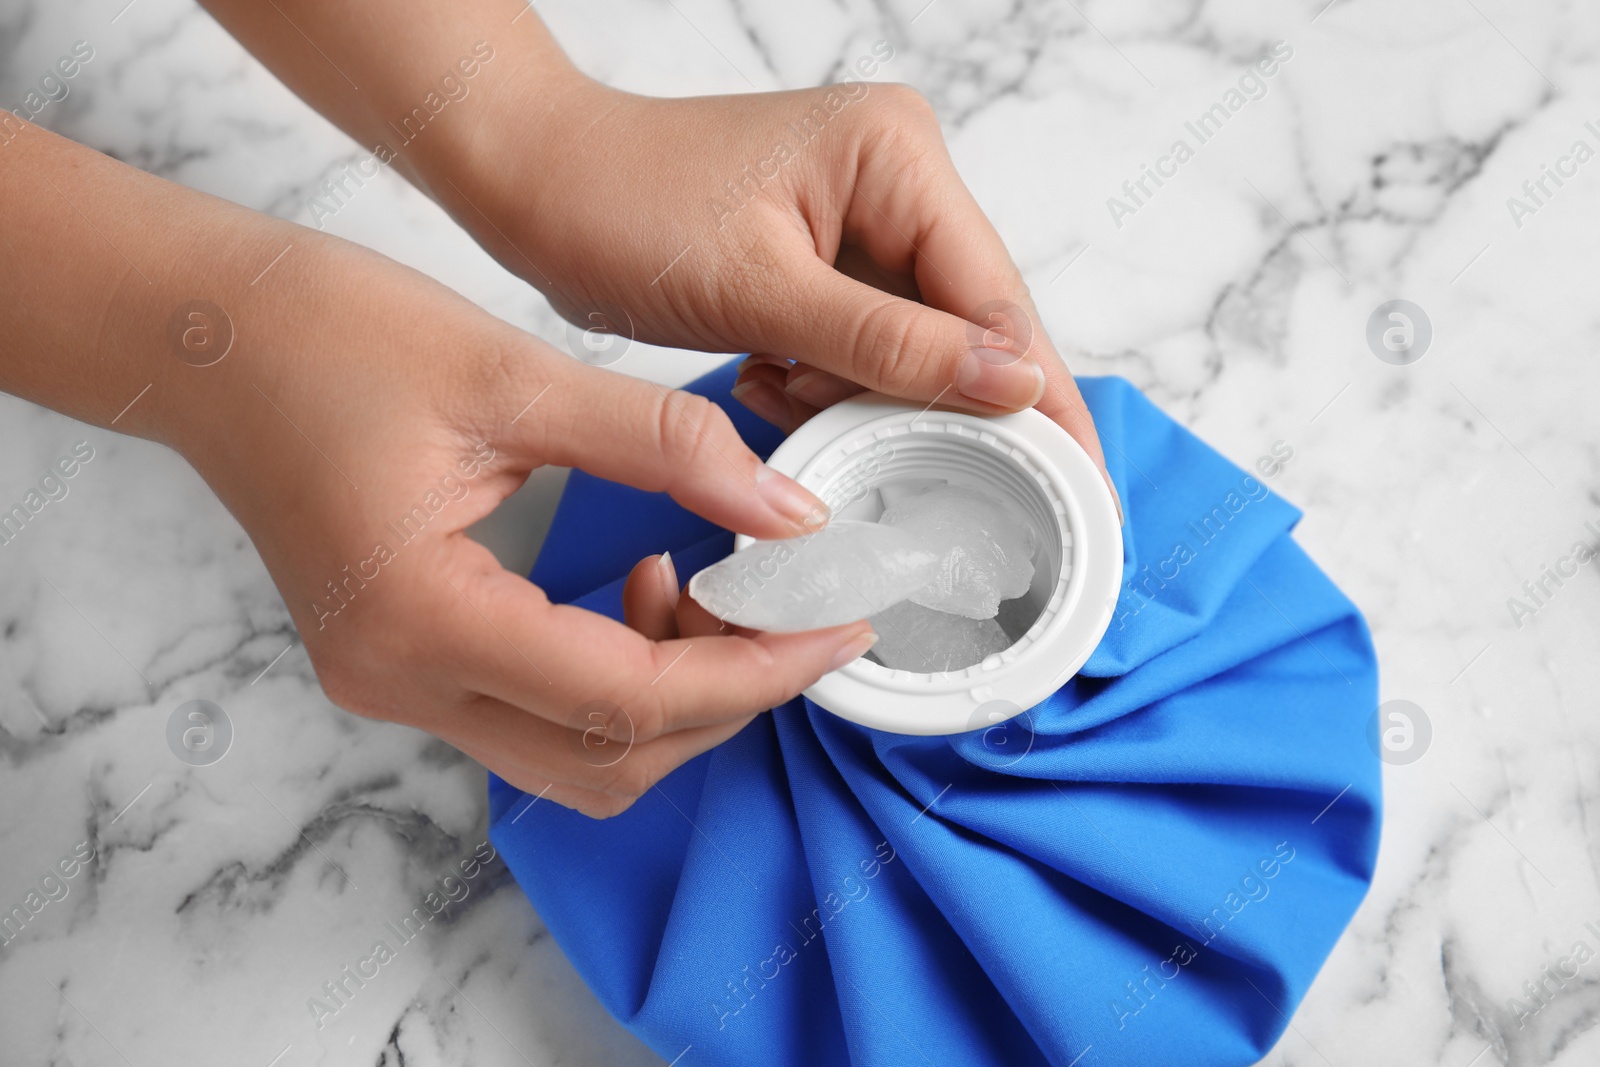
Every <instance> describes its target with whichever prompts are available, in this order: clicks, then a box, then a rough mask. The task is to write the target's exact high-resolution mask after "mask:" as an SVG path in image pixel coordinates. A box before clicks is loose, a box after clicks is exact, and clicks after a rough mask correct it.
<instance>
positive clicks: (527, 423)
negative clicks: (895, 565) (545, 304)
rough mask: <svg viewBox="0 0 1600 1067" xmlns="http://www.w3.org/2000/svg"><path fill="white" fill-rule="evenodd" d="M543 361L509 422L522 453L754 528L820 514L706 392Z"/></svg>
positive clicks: (791, 527)
mask: <svg viewBox="0 0 1600 1067" xmlns="http://www.w3.org/2000/svg"><path fill="white" fill-rule="evenodd" d="M551 369H552V370H553V371H554V373H553V375H552V377H551V380H550V381H549V388H548V395H547V396H545V397H544V398H543V399H542V400H541V402H540V404H539V406H538V408H536V409H535V411H537V412H538V417H537V418H526V419H519V420H518V422H517V426H516V427H515V429H516V434H515V437H514V440H513V449H514V450H516V451H520V452H522V453H523V456H522V457H521V458H523V459H524V460H526V461H528V462H530V463H532V464H544V463H550V464H556V465H558V466H563V467H577V468H578V469H579V470H583V471H587V472H588V473H590V474H593V475H595V476H597V477H600V478H605V479H608V480H610V481H614V482H622V483H623V484H625V485H631V486H633V487H634V488H636V489H643V490H645V491H647V492H653V493H655V492H664V493H667V494H669V495H670V496H671V497H672V499H674V500H676V501H677V502H678V503H680V504H682V505H683V506H684V507H686V508H688V509H689V510H690V511H693V512H694V513H695V514H697V515H700V516H702V517H704V518H706V519H709V520H711V521H712V522H714V523H716V524H717V525H719V526H723V527H726V528H727V529H730V530H735V531H737V532H739V533H746V534H750V535H752V536H754V537H763V538H784V537H795V536H797V535H799V534H801V533H805V532H806V531H808V530H812V529H815V528H816V527H818V526H821V525H823V524H824V523H826V522H827V521H828V508H827V507H826V506H825V505H824V504H823V503H822V501H820V500H818V499H817V498H816V497H815V496H814V495H812V494H811V493H810V492H809V491H808V490H806V489H804V488H803V487H801V485H800V483H798V482H796V481H794V480H793V479H792V478H789V477H788V476H787V475H784V474H780V473H779V472H777V471H776V470H773V469H772V468H771V467H769V466H767V465H766V464H765V463H763V462H762V461H761V458H760V457H759V456H757V455H756V454H755V453H754V452H752V451H750V449H749V447H748V446H746V445H745V443H744V441H743V440H742V439H741V438H740V437H739V433H738V431H737V430H735V429H734V428H733V423H732V422H731V421H730V420H729V418H728V416H727V414H726V413H725V412H723V410H722V409H721V408H720V407H718V406H717V405H716V404H713V403H712V402H711V401H709V400H707V399H706V398H705V397H703V396H699V395H697V394H695V393H687V392H684V391H683V390H681V389H669V388H667V387H666V386H664V385H657V384H656V383H654V382H648V381H644V380H642V379H639V378H633V377H629V376H627V375H624V374H621V373H617V372H615V371H608V370H602V369H599V368H596V367H590V366H586V365H585V364H582V363H579V362H577V361H575V360H561V361H556V362H555V366H554V367H553V368H551ZM530 414H531V413H530Z"/></svg>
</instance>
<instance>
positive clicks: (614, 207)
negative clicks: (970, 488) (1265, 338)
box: [434, 69, 1104, 468]
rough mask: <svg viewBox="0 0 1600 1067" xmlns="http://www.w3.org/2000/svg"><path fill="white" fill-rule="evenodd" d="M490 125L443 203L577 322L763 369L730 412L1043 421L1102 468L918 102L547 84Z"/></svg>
mask: <svg viewBox="0 0 1600 1067" xmlns="http://www.w3.org/2000/svg"><path fill="white" fill-rule="evenodd" d="M484 107H485V108H486V109H492V110H491V112H490V113H489V114H488V117H487V118H485V119H484V120H483V122H482V123H481V124H480V125H479V127H478V129H477V131H476V133H475V136H474V140H473V144H472V148H471V149H470V151H468V152H466V153H464V154H463V157H462V158H464V159H470V160H471V161H472V163H471V167H470V170H467V171H464V172H459V173H457V175H456V177H454V178H452V179H451V181H449V182H436V183H434V191H435V193H436V194H437V195H439V196H440V199H441V200H443V201H444V202H445V203H446V205H447V206H449V207H450V208H451V209H452V210H453V211H454V212H455V214H456V216H457V217H458V218H459V219H460V220H461V221H462V222H463V223H464V224H465V225H466V226H467V227H468V228H469V229H471V230H472V231H473V232H474V233H475V234H476V235H477V236H478V237H479V239H480V240H481V241H482V243H483V244H484V245H485V246H486V247H487V248H489V249H490V251H491V252H493V254H494V255H496V256H497V257H498V258H499V259H500V261H501V262H502V263H503V264H504V265H505V266H506V267H507V268H508V269H510V270H512V271H515V272H516V273H518V274H520V275H521V276H522V277H523V278H525V279H526V280H528V281H529V282H531V283H532V284H534V285H536V286H538V287H539V288H540V289H541V290H542V291H544V293H545V294H546V295H547V296H549V297H550V299H551V301H552V302H553V303H554V304H555V306H556V307H557V309H558V310H560V311H561V313H562V314H563V315H564V316H565V317H566V318H568V319H569V320H570V321H572V322H574V323H577V324H579V325H582V326H585V327H590V326H594V325H595V324H596V323H601V324H604V325H606V326H609V327H610V328H611V329H612V331H613V332H627V333H629V334H631V335H632V336H634V337H637V338H639V339H642V340H645V341H649V342H651V343H654V344H663V345H672V346H677V347H685V348H694V349H703V350H708V351H715V352H752V353H757V355H756V356H754V357H753V358H752V360H751V361H750V362H749V363H748V364H747V365H746V367H745V368H744V369H743V371H742V373H741V376H740V382H739V386H738V388H737V390H736V393H737V395H738V396H739V397H740V399H741V400H743V401H744V403H745V404H746V405H748V406H749V407H750V408H751V409H752V410H754V411H755V412H756V413H757V414H759V415H761V416H763V417H764V418H766V419H768V420H769V421H772V422H774V423H777V424H778V425H779V426H781V427H783V428H785V429H792V428H793V427H794V426H795V425H796V424H798V423H799V422H801V421H803V420H804V419H805V418H807V417H809V416H810V415H811V414H814V413H815V412H816V410H817V409H819V408H821V407H825V406H827V405H829V404H832V403H834V402H836V401H838V400H840V399H843V398H844V397H846V396H849V395H851V394H852V393H854V392H858V391H860V390H861V389H863V388H870V389H875V390H879V391H882V392H885V393H889V394H892V395H895V396H900V397H905V398H907V399H910V400H914V401H918V402H921V403H927V404H932V403H935V402H937V403H941V404H945V405H948V406H952V407H958V408H964V409H966V410H971V411H978V412H984V413H992V412H997V411H1009V410H1015V409H1018V408H1023V407H1028V406H1037V407H1038V408H1039V409H1040V410H1041V411H1043V412H1044V413H1045V414H1047V415H1049V416H1050V417H1051V418H1053V419H1055V420H1056V421H1057V422H1058V423H1059V424H1060V425H1061V426H1062V427H1063V428H1065V429H1066V430H1067V431H1068V432H1069V433H1071V434H1072V435H1073V436H1074V437H1075V438H1077V440H1078V441H1079V443H1080V444H1082V445H1083V447H1084V448H1085V449H1086V450H1087V451H1088V452H1089V454H1090V455H1091V456H1092V457H1094V459H1095V461H1096V462H1097V463H1098V464H1100V466H1101V467H1102V468H1103V467H1104V463H1103V460H1102V458H1101V451H1100V444H1099V439H1098V437H1097V435H1096V434H1095V431H1094V424H1093V421H1092V419H1091V418H1090V416H1089V413H1088V411H1087V409H1086V408H1085V407H1084V404H1083V400H1082V397H1081V396H1080V395H1079V392H1078V389H1077V385H1076V384H1075V383H1074V381H1073V379H1072V377H1071V375H1070V374H1069V373H1068V372H1067V370H1066V367H1065V365H1064V364H1063V363H1062V360H1061V357H1060V356H1059V355H1058V354H1057V353H1056V351H1055V349H1054V348H1053V347H1052V346H1051V344H1050V341H1049V339H1048V338H1047V337H1046V336H1045V334H1044V331H1043V330H1042V328H1040V325H1039V320H1038V314H1037V311H1036V310H1035V308H1034V306H1033V303H1032V300H1031V299H1030V298H1029V295H1028V290H1027V287H1026V285H1024V283H1023V281H1022V277H1021V275H1020V274H1019V272H1018V271H1017V269H1016V267H1015V265H1014V264H1013V263H1012V262H1011V259H1010V257H1009V256H1008V254H1007V253H1006V250H1005V247H1004V245H1003V244H1002V242H1001V240H1000V238H999V236H998V234H996V232H995V230H994V228H993V227H992V226H991V225H990V224H989V221H988V219H987V218H986V217H985V216H984V214H983V211H982V210H981V209H980V208H979V207H978V205H977V203H976V202H975V201H974V200H973V198H972V196H971V194H970V193H969V192H968V191H967V189H966V187H965V186H964V185H963V184H962V182H961V179H960V177H959V176H958V175H957V174H956V171H955V168H954V166H953V165H952V163H951V160H950V156H949V154H948V152H947V151H946V149H945V145H944V141H943V138H942V136H941V134H940V131H939V126H938V122H937V121H936V119H935V118H934V115H933V112H932V110H931V109H930V108H929V107H928V105H927V103H926V102H925V101H924V100H923V99H922V98H921V97H920V96H918V95H917V94H916V93H914V92H912V91H911V90H909V89H907V88H905V87H904V86H899V85H891V84H871V83H865V82H854V83H851V84H848V85H842V86H826V87H823V88H819V89H807V90H801V91H797V92H782V93H760V94H751V95H747V96H731V97H703V98H696V99H680V100H658V99H650V98H646V97H640V96H634V95H631V94H628V93H623V92H618V91H616V90H612V89H608V88H606V87H604V86H602V85H599V84H598V83H595V82H593V81H590V80H589V79H587V78H584V77H583V76H581V75H578V74H576V73H573V74H572V75H571V76H570V77H567V78H566V79H565V80H558V81H553V80H552V75H551V74H550V73H549V70H548V69H545V70H543V71H541V75H540V77H539V78H538V79H537V81H536V83H533V84H530V85H529V87H528V89H527V93H526V97H525V98H523V97H520V96H519V95H518V93H517V92H516V91H515V88H514V85H513V86H506V85H502V87H501V88H500V90H499V91H498V93H497V95H496V96H494V97H493V98H492V99H487V98H486V100H485V102H484ZM532 116H538V117H537V118H534V117H532ZM469 189H470V190H471V191H470V192H468V190H469ZM791 361H792V362H791Z"/></svg>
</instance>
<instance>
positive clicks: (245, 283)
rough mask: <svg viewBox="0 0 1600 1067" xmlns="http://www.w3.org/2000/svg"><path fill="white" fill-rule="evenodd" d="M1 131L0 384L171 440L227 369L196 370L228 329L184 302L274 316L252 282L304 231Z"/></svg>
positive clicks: (257, 317) (241, 314) (253, 316)
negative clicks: (6, 137)
mask: <svg viewBox="0 0 1600 1067" xmlns="http://www.w3.org/2000/svg"><path fill="white" fill-rule="evenodd" d="M5 133H6V134H8V135H9V140H4V143H0V245H3V247H4V254H0V292H4V293H5V294H6V298H5V300H4V301H3V302H0V390H4V391H5V392H8V393H13V394H15V395H17V396H22V397H25V398H27V399H29V400H32V401H34V402H35V403H38V404H43V405H45V406H46V407H50V408H54V409H55V410H57V411H61V412H64V413H66V414H68V415H71V416H73V417H74V418H77V419H81V420H83V421H85V422H90V423H95V424H97V425H100V426H113V425H114V426H115V428H116V429H118V430H120V431H123V432H125V433H133V434H138V435H140V436H144V437H150V438H153V439H157V440H162V441H165V442H167V443H169V444H174V443H175V439H174V438H175V431H176V429H177V428H178V427H179V426H180V425H181V424H182V423H183V422H184V421H185V420H188V421H190V422H194V421H196V420H198V419H201V418H204V417H205V416H204V414H203V413H201V412H197V407H202V408H203V406H204V405H207V404H211V405H214V404H215V403H217V402H219V395H218V394H217V390H218V387H219V386H220V385H222V384H223V383H224V382H227V381H229V380H231V379H232V378H233V377H234V375H233V373H232V371H231V369H230V370H227V371H221V372H216V373H213V374H211V375H209V376H207V375H203V374H202V373H201V372H200V371H199V370H198V369H197V368H196V366H194V365H193V364H196V363H203V362H207V361H209V359H210V358H211V356H210V353H211V352H212V351H215V350H216V349H215V347H214V346H217V345H220V344H224V343H226V342H225V339H224V337H223V335H222V334H223V331H226V330H228V329H229V328H230V327H229V324H228V323H226V322H222V321H220V320H219V321H217V322H214V323H213V322H210V321H209V318H208V317H207V316H205V315H203V314H202V317H201V318H199V319H194V318H189V317H188V313H187V312H186V311H185V310H184V309H185V307H186V305H190V304H191V302H194V301H199V300H205V301H209V302H210V303H211V304H214V305H216V306H218V307H222V308H227V309H229V313H230V314H231V315H232V317H233V320H234V321H233V326H232V328H235V329H237V328H238V327H239V326H241V325H242V322H243V321H245V320H247V321H249V322H250V323H251V325H252V327H254V326H255V324H256V323H257V322H260V321H270V315H271V312H267V313H266V314H265V315H263V314H262V313H263V311H265V310H266V309H267V308H269V307H271V306H273V305H275V304H281V302H282V294H281V293H279V294H272V293H270V292H269V290H270V287H267V286H264V285H258V286H253V285H252V281H253V280H254V279H255V278H256V275H257V274H258V273H259V272H260V271H262V270H263V269H264V268H266V267H267V266H268V264H270V263H272V261H273V259H274V257H276V256H277V255H278V254H279V253H280V252H282V251H283V250H284V249H285V248H286V247H287V246H288V245H289V244H290V243H291V242H292V241H293V240H295V235H297V234H300V233H303V232H304V231H303V230H301V229H300V228H299V227H296V226H292V225H290V224H288V223H284V222H279V221H276V220H273V219H270V218H267V217H265V216H261V215H257V214H256V213H254V212H251V211H248V210H246V209H244V208H241V207H238V206H237V205H234V204H230V203H227V202H226V201H223V200H218V199H216V198H214V197H210V196H205V195H203V194H200V193H196V192H193V191H191V190H188V189H185V188H183V187H181V186H178V185H174V184H172V183H171V182H167V181H164V180H162V179H160V178H156V177H153V176H151V175H148V174H145V173H143V172H142V171H139V170H137V169H135V168H133V167H129V166H127V165H126V164H123V163H119V162H117V161H115V160H113V159H110V158H108V157H106V156H104V155H101V154H100V153H98V152H95V151H93V150H91V149H88V148H84V147H83V146H81V145H78V144H74V143H73V142H71V141H69V140H66V139H64V138H61V137H58V136H56V135H54V134H52V133H49V132H47V131H45V130H42V129H40V128H38V127H34V126H26V127H23V126H20V125H18V126H12V127H9V128H8V129H7V130H6V131H5ZM313 236H314V235H313ZM302 254H304V252H303V253H302ZM214 317H215V316H211V318H214ZM193 328H198V330H197V331H196V332H190V333H189V334H188V336H187V338H186V337H185V336H184V334H185V331H189V330H192V329H193ZM207 329H212V330H213V332H210V333H208V332H206V330H207ZM174 331H175V332H174ZM185 343H187V347H184V346H185ZM207 346H213V347H211V348H208V347H207ZM136 400H137V402H135V401H136Z"/></svg>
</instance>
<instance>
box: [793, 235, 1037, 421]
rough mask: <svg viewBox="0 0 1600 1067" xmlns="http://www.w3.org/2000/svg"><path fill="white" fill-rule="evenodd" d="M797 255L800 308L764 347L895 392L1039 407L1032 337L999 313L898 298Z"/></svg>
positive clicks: (958, 402) (962, 403) (990, 409)
mask: <svg viewBox="0 0 1600 1067" xmlns="http://www.w3.org/2000/svg"><path fill="white" fill-rule="evenodd" d="M797 258H798V264H797V265H796V268H795V270H796V274H797V276H792V277H791V278H790V279H789V282H790V284H792V285H793V286H795V287H796V288H797V289H798V291H799V299H798V305H799V306H798V308H797V309H796V310H795V311H794V313H791V314H784V315H781V316H777V317H776V319H775V321H774V322H773V323H771V324H770V326H769V327H768V332H770V334H771V336H766V337H763V338H762V348H763V350H764V351H769V352H780V353H782V354H783V355H785V356H787V357H789V358H792V359H795V360H798V361H801V362H803V363H807V364H810V365H811V366H813V367H818V368H821V369H822V370H825V371H829V372H831V373H833V374H836V375H839V376H840V377H842V378H848V379H849V380H851V381H853V382H856V383H858V384H860V385H863V386H866V387H867V388H868V389H874V390H877V391H878V392H880V393H887V394H889V395H890V396H898V397H902V398H904V399H907V400H920V401H923V402H925V403H928V404H933V403H935V402H938V403H942V404H948V405H949V406H951V407H956V408H963V409H966V410H969V411H976V412H979V413H981V414H993V413H995V412H998V411H1016V410H1019V409H1021V408H1026V407H1032V406H1033V405H1034V404H1036V403H1038V402H1039V400H1040V399H1041V398H1042V397H1043V396H1044V393H1045V376H1044V371H1043V369H1042V368H1041V367H1040V365H1039V363H1038V361H1037V360H1036V359H1035V358H1034V356H1033V355H1032V354H1031V353H1030V352H1029V348H1030V342H1031V336H1022V337H1018V336H1014V335H1013V333H1014V332H1015V331H1010V330H1007V329H1005V328H1004V324H1003V323H1000V322H998V321H993V320H992V317H991V316H987V315H984V316H982V318H983V320H984V321H983V322H982V323H981V324H980V323H978V322H972V321H969V320H968V319H965V318H962V317H960V316H958V315H952V314H949V313H948V312H945V311H941V310H939V309H937V308H933V307H929V306H927V305H925V304H919V303H916V302H915V301H912V300H906V299H902V298H901V297H897V296H891V295H889V294H887V293H885V292H884V291H883V290H881V289H876V288H874V287H872V286H870V285H867V284H865V283H863V282H859V281H857V280H855V279H854V278H851V277H849V276H847V275H845V274H843V273H841V272H839V271H837V270H835V269H834V268H833V267H831V266H829V265H828V264H827V263H825V262H823V261H822V260H821V259H818V258H817V257H815V256H807V257H797ZM769 303H770V302H769ZM975 310H977V311H981V310H982V309H975ZM1021 332H1022V333H1024V334H1029V333H1030V331H1027V330H1023V331H1021Z"/></svg>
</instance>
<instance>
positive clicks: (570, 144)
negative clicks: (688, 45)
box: [418, 56, 629, 283]
mask: <svg viewBox="0 0 1600 1067" xmlns="http://www.w3.org/2000/svg"><path fill="white" fill-rule="evenodd" d="M507 58H510V57H507ZM500 61H501V57H499V56H497V58H496V60H495V62H500ZM498 75H499V77H498V78H497V79H496V80H495V81H494V82H493V83H491V84H489V85H487V86H486V87H485V88H486V90H487V91H486V92H484V94H483V100H482V105H483V106H482V107H481V109H480V110H479V111H478V112H477V113H476V114H474V116H473V120H474V121H473V122H472V123H471V124H470V125H469V124H466V123H463V124H462V126H461V127H460V128H459V129H458V130H457V131H455V135H454V136H453V138H452V140H451V143H450V145H449V147H448V148H447V149H446V150H443V151H438V152H435V153H433V154H431V155H430V156H429V157H428V159H427V160H426V163H425V167H424V169H423V172H422V173H421V174H420V175H418V184H419V186H421V187H422V188H423V189H424V190H425V191H427V192H428V193H429V194H430V195H431V196H432V197H433V198H434V199H435V200H437V201H438V202H439V203H440V204H441V205H442V206H444V208H445V209H446V210H447V211H449V212H450V214H451V215H452V217H454V218H455V220H456V221H457V222H458V223H459V224H460V225H461V226H462V227H463V228H464V229H465V230H466V231H467V232H468V233H470V234H471V235H472V236H473V238H474V239H475V240H476V241H477V242H478V243H479V244H480V245H482V246H483V247H484V249H485V250H486V251H488V252H489V254H490V255H492V256H494V257H495V259H496V260H497V261H499V262H500V263H501V265H503V266H504V267H505V268H506V269H507V270H509V271H511V272H512V273H514V274H518V275H521V276H523V277H525V278H527V279H528V280H529V281H530V282H535V283H537V282H539V281H540V279H541V270H540V265H536V264H535V262H534V261H535V260H538V259H539V258H540V254H541V250H542V249H541V242H540V240H539V235H540V232H541V230H542V226H541V224H540V223H539V221H538V220H539V219H540V218H541V217H544V216H546V215H548V213H549V210H550V209H551V205H555V208H554V209H555V210H556V211H557V212H559V203H560V201H561V199H562V197H563V196H565V195H566V193H565V192H564V191H563V190H564V189H565V188H566V187H567V186H568V185H570V171H571V170H572V169H573V168H577V167H585V166H592V165H594V160H593V157H592V154H591V153H588V152H586V151H585V147H584V146H585V141H584V135H585V133H586V131H587V130H588V129H589V128H590V127H591V126H592V125H593V124H594V122H595V119H596V118H597V117H598V116H600V115H602V114H603V113H604V112H605V111H606V110H608V109H610V108H612V107H614V106H616V104H617V102H619V101H621V100H626V99H629V96H628V94H626V93H622V92H619V91H617V90H613V89H611V88H609V87H607V86H605V85H603V84H601V83H600V82H597V81H595V80H593V79H591V78H589V77H588V76H587V75H585V74H583V73H582V72H581V71H579V70H577V68H575V67H573V66H572V65H571V64H570V63H568V62H567V61H566V59H565V57H560V61H559V63H550V62H545V63H539V64H534V63H513V62H506V63H505V66H504V67H503V68H502V69H501V70H500V71H499V72H498ZM469 103H470V101H469ZM530 268H531V269H530Z"/></svg>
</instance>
